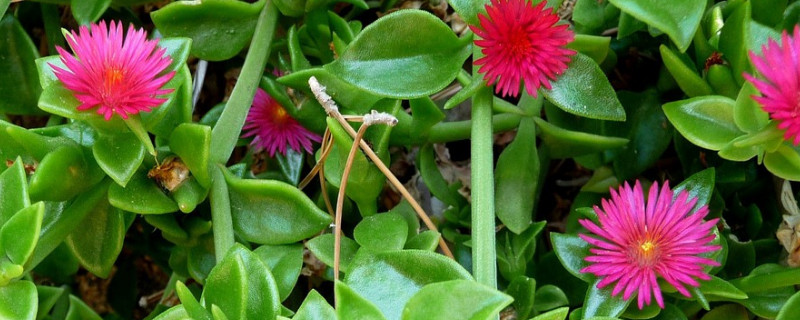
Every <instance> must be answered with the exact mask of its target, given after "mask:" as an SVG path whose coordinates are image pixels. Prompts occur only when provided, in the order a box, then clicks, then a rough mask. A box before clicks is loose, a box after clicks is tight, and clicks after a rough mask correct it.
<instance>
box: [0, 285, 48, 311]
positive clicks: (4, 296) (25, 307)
mask: <svg viewBox="0 0 800 320" xmlns="http://www.w3.org/2000/svg"><path fill="white" fill-rule="evenodd" d="M38 297H39V296H38V295H37V294H36V285H34V284H33V282H30V281H25V280H23V281H15V282H13V283H11V284H9V285H7V286H4V287H0V318H3V319H20V320H22V319H25V320H33V319H35V318H36V310H37V305H38V302H39V299H38Z"/></svg>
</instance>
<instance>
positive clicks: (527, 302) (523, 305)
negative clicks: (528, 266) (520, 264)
mask: <svg viewBox="0 0 800 320" xmlns="http://www.w3.org/2000/svg"><path fill="white" fill-rule="evenodd" d="M505 292H506V293H507V294H508V295H510V296H511V297H512V298H514V304H513V307H514V310H516V311H517V317H519V318H520V319H527V318H530V315H531V314H534V302H535V301H536V300H535V299H536V280H535V279H533V278H528V277H526V276H518V277H516V278H514V279H512V280H511V282H510V283H509V284H508V287H507V288H506V290H505Z"/></svg>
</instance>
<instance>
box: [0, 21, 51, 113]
mask: <svg viewBox="0 0 800 320" xmlns="http://www.w3.org/2000/svg"><path fill="white" fill-rule="evenodd" d="M0 39H3V40H2V41H0V56H2V57H3V59H0V70H3V72H2V73H0V112H7V113H11V114H41V113H42V112H41V111H40V110H38V109H37V108H36V101H37V99H38V98H39V94H41V92H42V89H41V87H39V77H38V74H37V70H36V64H35V63H34V60H36V58H39V52H38V50H36V46H34V44H33V41H31V38H30V37H29V36H28V34H27V33H26V32H25V29H23V28H22V25H20V23H19V21H17V19H16V18H15V15H13V14H10V15H6V16H5V17H3V16H2V15H0Z"/></svg>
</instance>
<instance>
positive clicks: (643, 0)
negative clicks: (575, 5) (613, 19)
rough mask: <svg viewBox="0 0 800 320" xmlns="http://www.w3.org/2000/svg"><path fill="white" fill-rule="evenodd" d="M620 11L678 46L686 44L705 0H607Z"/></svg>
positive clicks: (685, 47)
mask: <svg viewBox="0 0 800 320" xmlns="http://www.w3.org/2000/svg"><path fill="white" fill-rule="evenodd" d="M609 2H611V4H613V5H614V6H616V7H617V8H619V9H620V10H622V11H623V12H625V13H627V14H629V15H631V16H633V17H634V18H636V19H638V20H641V21H643V22H645V23H647V24H648V25H650V26H652V27H655V28H658V30H661V31H663V32H664V33H666V34H667V35H668V36H669V38H670V39H672V41H673V42H675V44H676V45H677V46H678V48H680V51H681V52H684V51H686V49H688V48H689V44H691V43H692V38H693V36H694V33H695V31H697V27H698V26H699V25H700V18H702V17H703V11H704V10H705V8H706V3H705V2H703V1H695V0H675V1H670V2H664V1H659V0H609Z"/></svg>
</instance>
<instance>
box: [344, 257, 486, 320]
mask: <svg viewBox="0 0 800 320" xmlns="http://www.w3.org/2000/svg"><path fill="white" fill-rule="evenodd" d="M457 279H465V280H471V279H472V276H471V275H470V274H469V273H468V272H467V271H466V270H464V268H462V267H461V266H460V265H458V263H456V262H455V261H453V260H452V259H450V258H447V257H445V256H443V255H440V254H437V253H433V252H428V251H418V250H402V251H386V252H381V253H378V254H374V255H373V254H368V253H364V252H363V251H362V252H361V253H359V254H358V255H356V258H355V259H354V260H353V262H352V263H351V264H350V270H349V272H348V273H347V275H346V277H345V283H347V284H348V286H349V287H350V288H351V289H352V290H353V291H354V292H356V293H357V294H358V295H360V296H362V297H364V298H365V299H367V300H369V301H370V302H372V303H374V304H375V306H376V307H377V308H378V309H379V310H380V311H381V312H382V313H383V314H384V315H385V316H386V318H387V319H400V316H401V313H402V311H403V306H404V305H405V304H406V303H407V302H408V301H409V299H411V297H413V296H414V294H415V293H417V292H418V291H419V290H420V289H421V288H422V287H424V286H425V285H427V284H429V283H434V282H440V281H447V280H457Z"/></svg>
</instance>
